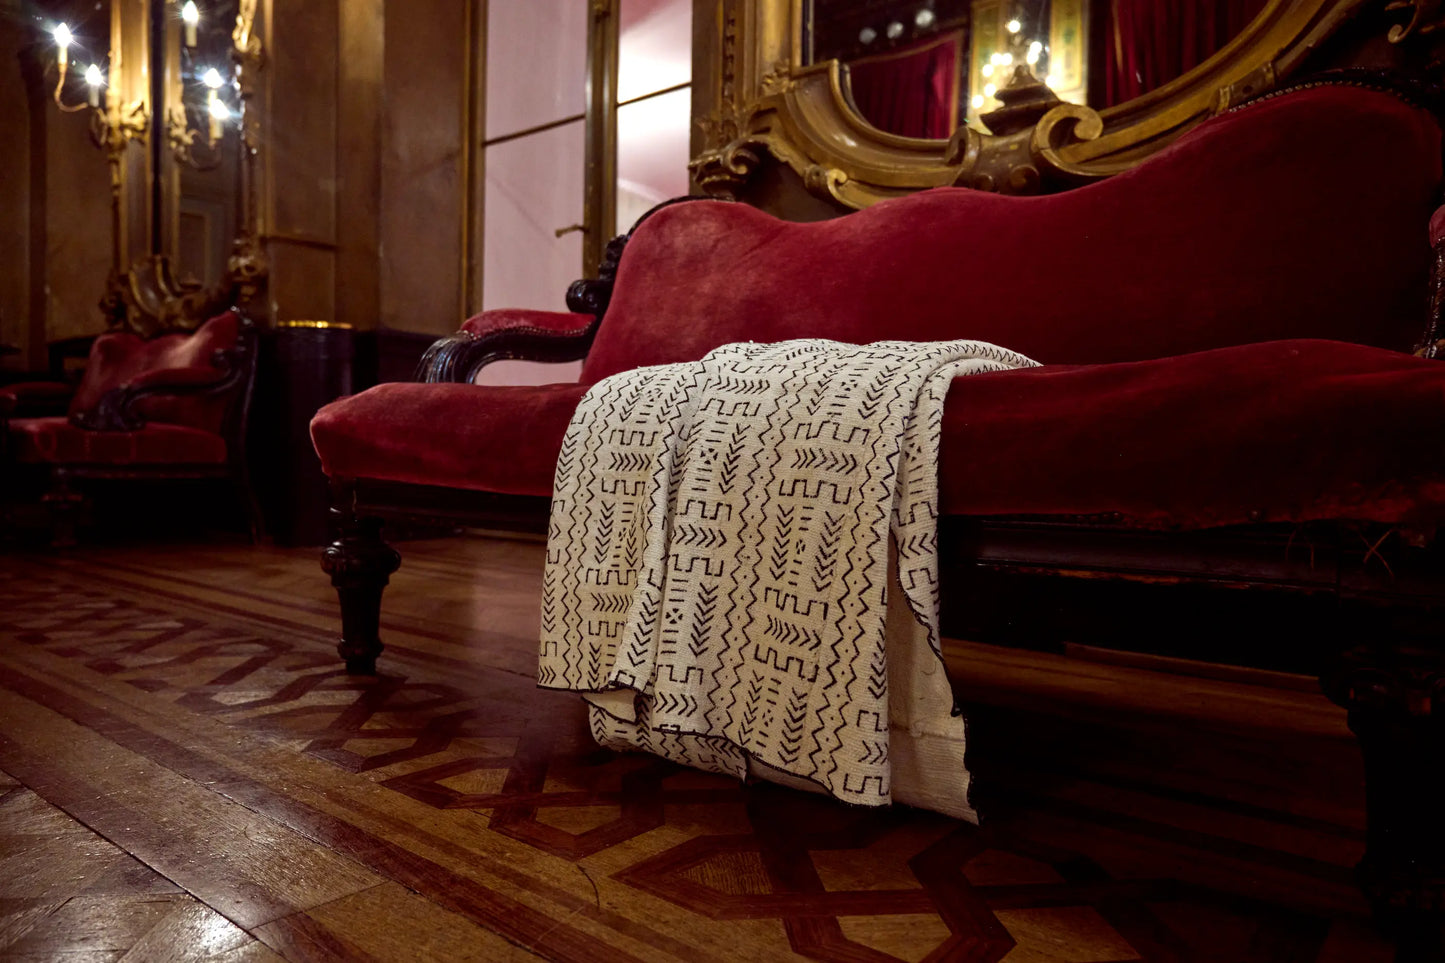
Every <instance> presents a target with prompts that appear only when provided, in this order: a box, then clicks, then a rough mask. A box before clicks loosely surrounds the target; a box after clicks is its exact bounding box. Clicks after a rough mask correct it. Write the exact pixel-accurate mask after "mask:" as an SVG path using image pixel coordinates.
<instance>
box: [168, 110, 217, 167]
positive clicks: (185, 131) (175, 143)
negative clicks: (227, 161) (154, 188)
mask: <svg viewBox="0 0 1445 963" xmlns="http://www.w3.org/2000/svg"><path fill="white" fill-rule="evenodd" d="M166 144H167V146H169V147H170V149H171V156H172V157H174V158H175V159H176V160H177V161H179V162H180V163H182V164H185V165H186V166H187V167H190V168H193V169H194V170H198V171H209V170H215V169H216V168H217V167H219V166H220V163H221V151H220V142H219V141H212V140H210V139H209V138H205V139H202V137H201V132H200V131H199V130H197V129H196V128H194V127H192V126H191V125H190V121H189V120H188V119H187V117H186V106H185V104H171V106H170V107H169V108H168V109H167V110H166Z"/></svg>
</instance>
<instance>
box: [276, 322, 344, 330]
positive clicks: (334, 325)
mask: <svg viewBox="0 0 1445 963" xmlns="http://www.w3.org/2000/svg"><path fill="white" fill-rule="evenodd" d="M276 327H278V328H312V329H324V330H328V331H350V330H352V327H353V326H352V325H350V324H347V323H346V322H345V321H309V320H295V321H277V322H276Z"/></svg>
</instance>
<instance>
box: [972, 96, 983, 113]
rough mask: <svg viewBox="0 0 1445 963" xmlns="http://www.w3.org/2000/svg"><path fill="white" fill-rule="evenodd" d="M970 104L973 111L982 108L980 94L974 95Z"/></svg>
mask: <svg viewBox="0 0 1445 963" xmlns="http://www.w3.org/2000/svg"><path fill="white" fill-rule="evenodd" d="M972 104H973V109H974V110H978V109H979V108H980V107H982V106H983V96H982V95H981V94H974V95H973V100H972Z"/></svg>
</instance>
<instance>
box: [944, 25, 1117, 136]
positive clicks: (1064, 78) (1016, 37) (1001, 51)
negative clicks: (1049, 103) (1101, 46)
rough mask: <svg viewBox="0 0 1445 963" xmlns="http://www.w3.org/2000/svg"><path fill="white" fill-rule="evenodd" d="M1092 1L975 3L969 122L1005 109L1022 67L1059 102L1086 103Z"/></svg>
mask: <svg viewBox="0 0 1445 963" xmlns="http://www.w3.org/2000/svg"><path fill="white" fill-rule="evenodd" d="M1088 20H1089V18H1088V0H974V2H973V5H972V8H971V17H970V21H971V24H972V43H971V48H972V49H971V50H970V56H969V83H968V89H969V92H970V94H969V100H968V119H969V121H970V122H971V123H973V124H975V125H977V124H980V123H981V120H980V118H982V117H983V115H984V114H987V113H990V112H992V111H994V110H997V109H998V108H999V107H1001V106H1003V101H1002V100H1001V99H1000V98H999V97H998V92H999V91H1000V90H1002V89H1003V88H1004V87H1006V86H1008V85H1009V84H1010V83H1011V82H1013V83H1018V82H1019V81H1017V80H1016V75H1017V74H1018V71H1019V68H1020V67H1025V68H1027V70H1028V75H1029V76H1031V77H1032V78H1033V79H1037V80H1039V81H1041V82H1043V83H1044V84H1045V85H1046V86H1047V87H1048V88H1049V89H1050V90H1052V91H1053V93H1054V94H1055V95H1056V96H1057V97H1058V98H1059V99H1060V100H1065V101H1069V102H1072V103H1076V104H1082V103H1086V102H1087V96H1088V75H1087V72H1086V67H1085V55H1086V53H1087V51H1088Z"/></svg>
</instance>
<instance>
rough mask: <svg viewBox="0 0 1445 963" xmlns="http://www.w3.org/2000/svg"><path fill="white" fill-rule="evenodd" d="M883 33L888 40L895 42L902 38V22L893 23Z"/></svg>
mask: <svg viewBox="0 0 1445 963" xmlns="http://www.w3.org/2000/svg"><path fill="white" fill-rule="evenodd" d="M885 32H886V33H887V34H888V39H889V40H897V39H898V38H899V37H901V36H903V24H902V22H901V21H898V20H895V21H893V22H892V23H890V24H889V25H888V29H887V30H886V31H885Z"/></svg>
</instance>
